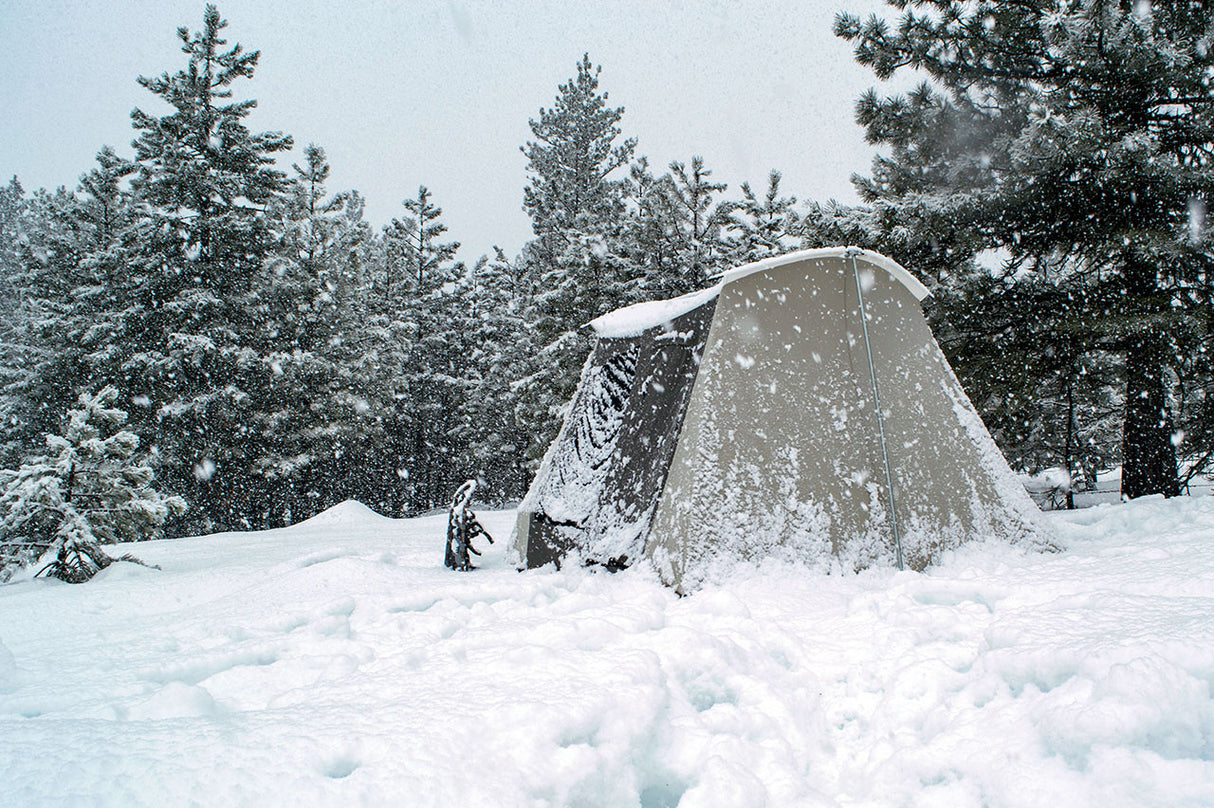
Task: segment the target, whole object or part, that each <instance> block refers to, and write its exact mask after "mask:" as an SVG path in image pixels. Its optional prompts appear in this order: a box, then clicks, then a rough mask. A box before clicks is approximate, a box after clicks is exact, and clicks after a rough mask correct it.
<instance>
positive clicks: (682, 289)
mask: <svg viewBox="0 0 1214 808" xmlns="http://www.w3.org/2000/svg"><path fill="white" fill-rule="evenodd" d="M711 177H712V171H711V170H710V169H707V168H705V167H704V159H703V158H702V157H699V156H698V155H697V156H694V157H692V158H691V165H690V166H688V165H687V164H684V163H681V162H679V161H677V160H676V161H674V162H672V163H671V164H670V170H669V173H667V174H663V175H662V176H661V177H654V176H653V174H652V173H651V172H650V171H649V165H648V161H647V160H645V159H644V158H641V159H640V160H638V161H637V162H636V163H634V164H633V166H632V168H631V176H630V182H631V186H632V187H631V196H632V200H631V202H632V204H631V205H630V208H629V217H628V230H627V234H626V238H625V244H626V249H627V250H628V252H629V257H630V259H631V261H632V263H633V264H635V265H636V266H637V267H638V268H639V271H640V273H641V275H642V279H643V280H642V283H643V287H644V293H645V296H646V297H647V298H650V299H663V298H670V297H676V296H678V295H681V294H686V293H687V292H691V291H694V290H696V289H701V288H703V287H704V286H706V285H707V284H708V282H709V278H710V277H711V276H712V275H713V274H715V273H716V272H719V271H721V270H723V269H726V268H727V265H728V264H729V263H730V252H729V245H728V244H727V243H726V241H725V228H726V227H727V226H728V225H729V221H730V218H729V217H730V213H731V211H732V210H733V203H731V202H729V201H726V200H721V199H720V198H719V195H720V193H721V192H722V191H724V190H725V187H726V186H725V184H724V183H717V182H712V180H711V179H710V178H711Z"/></svg>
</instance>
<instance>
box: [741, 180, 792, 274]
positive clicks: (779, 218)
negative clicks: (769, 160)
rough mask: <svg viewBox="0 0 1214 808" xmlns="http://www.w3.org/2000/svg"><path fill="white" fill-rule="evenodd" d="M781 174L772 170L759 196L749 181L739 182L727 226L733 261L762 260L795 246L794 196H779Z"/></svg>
mask: <svg viewBox="0 0 1214 808" xmlns="http://www.w3.org/2000/svg"><path fill="white" fill-rule="evenodd" d="M780 180H781V174H780V172H779V171H776V170H775V169H772V171H771V173H769V174H768V175H767V190H766V191H765V192H764V194H763V197H762V198H759V196H758V195H756V194H755V192H754V191H753V190H751V187H750V183H748V182H744V183H742V199H741V201H740V202H738V203H736V204H735V205H734V206H733V212H732V213H731V215H730V221H729V225H728V227H727V233H728V240H729V244H730V248H731V253H732V256H733V263H735V264H747V263H750V262H751V261H762V260H763V259H764V258H771V257H772V256H775V255H781V254H783V253H786V252H790V251H791V250H794V249H796V247H797V244H798V241H799V231H800V218H799V217H798V215H797V211H796V208H795V205H796V204H797V198H796V197H794V196H781V195H780Z"/></svg>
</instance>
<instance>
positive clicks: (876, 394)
mask: <svg viewBox="0 0 1214 808" xmlns="http://www.w3.org/2000/svg"><path fill="white" fill-rule="evenodd" d="M859 253H860V251H859V250H856V249H852V250H848V251H847V253H846V254H847V256H848V257H849V258H851V268H852V272H853V273H854V274H855V276H856V298H857V300H858V302H859V304H860V328H861V330H862V331H863V334H864V352H865V353H866V354H867V355H868V377H869V379H870V380H871V381H872V384H873V406H874V407H875V408H876V410H877V434H878V435H880V436H881V461H882V463H884V465H885V490H887V491H888V492H889V523H890V526H891V527H892V528H893V529H894V554H895V557H896V559H897V562H898V569H900V570H902V569H906V567H905V566H903V564H902V534H901V533H900V532H899V530H898V514H897V512H896V511H895V509H894V478H893V475H892V474H891V473H890V470H889V452H888V451H887V450H886V448H885V418H884V416H882V415H881V391H880V389H879V388H878V387H877V370H876V368H874V367H873V349H872V345H871V344H870V343H869V341H868V313H867V312H866V311H865V310H864V289H863V285H862V284H861V283H860V268H859V267H858V266H857V265H856V256H857V255H859Z"/></svg>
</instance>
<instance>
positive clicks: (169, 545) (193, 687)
mask: <svg viewBox="0 0 1214 808" xmlns="http://www.w3.org/2000/svg"><path fill="white" fill-rule="evenodd" d="M484 517H485V518H484V521H485V522H486V524H487V526H488V528H489V530H490V531H491V532H492V533H493V534H494V535H496V536H497V537H498V539H499V541H498V544H497V545H496V546H495V547H493V548H492V549H491V550H490V551H489V552H487V553H486V555H485V557H484V559H483V560H482V563H483V568H482V569H480V570H477V571H475V572H472V573H468V574H457V573H453V572H450V571H448V570H446V569H444V568H443V567H442V556H443V547H442V543H443V539H442V532H443V520H442V517H427V518H423V519H417V520H411V521H393V520H389V519H384V518H381V517H378V516H376V515H374V514H372V513H370V512H369V511H367V510H366V509H364V508H362V507H361V506H358V505H355V504H353V503H347V504H345V505H342V506H338V507H337V508H335V509H334V510H332V511H329V512H327V513H325V514H322V515H320V516H318V517H316V518H315V519H312V520H310V521H309V522H306V523H304V524H302V525H297V526H295V527H292V528H287V529H284V530H277V531H270V532H266V533H256V534H225V535H217V536H209V537H205V538H196V539H186V540H178V541H173V542H167V541H166V542H155V543H147V544H142V545H139V546H137V547H135V548H133V550H134V551H135V552H136V553H137V554H138V555H139V556H141V557H142V558H143V559H144V560H145V561H148V562H152V563H156V564H159V565H160V566H161V567H162V568H163V569H162V570H160V571H156V570H151V569H145V568H142V567H138V566H135V565H131V564H117V565H114V566H113V567H111V568H110V569H108V570H106V571H105V572H103V573H102V574H101V575H100V576H99V577H98V579H97V580H95V581H94V582H92V583H90V584H86V585H82V586H69V585H66V584H61V583H58V582H54V581H46V580H25V581H20V582H17V583H14V584H11V585H8V586H2V587H0V772H3V777H2V778H0V805H5V806H42V805H54V806H59V805H88V806H94V805H98V806H100V805H112V806H141V805H146V806H185V805H203V806H231V805H257V806H262V805H288V806H291V807H292V808H303V807H304V806H312V805H324V806H358V805H385V806H389V805H391V806H396V805H417V806H432V805H433V806H559V805H583V806H598V805H602V806H635V805H643V806H663V805H665V806H673V805H679V806H684V808H690V806H728V807H729V808H742V806H762V805H766V806H794V805H807V806H828V805H841V806H859V805H871V806H886V805H888V806H947V807H948V808H964V807H965V806H991V807H992V808H994V807H995V806H1033V807H1034V808H1036V807H1037V806H1068V808H1069V807H1073V806H1100V807H1101V808H1108V807H1110V806H1210V805H1214V700H1212V698H1211V691H1212V689H1214V497H1202V498H1191V499H1178V500H1173V501H1168V502H1165V501H1163V500H1158V499H1153V500H1143V501H1137V502H1134V503H1131V504H1127V505H1115V506H1102V507H1098V508H1093V509H1090V510H1086V511H1081V512H1076V513H1069V514H1053V515H1050V516H1049V517H1048V518H1049V519H1050V520H1051V521H1052V523H1053V524H1054V525H1055V526H1056V528H1057V530H1058V533H1059V535H1060V537H1061V539H1062V543H1063V544H1064V545H1065V549H1064V550H1063V551H1062V552H1059V553H1054V554H1045V555H1033V554H1026V553H1025V552H1023V551H1019V550H1016V549H1012V548H1008V547H1002V546H978V547H969V548H966V549H964V550H963V551H960V552H957V553H955V554H953V555H951V556H950V557H948V558H947V559H946V560H945V562H944V563H943V564H941V565H940V566H939V567H937V568H935V569H932V570H931V571H930V572H928V573H926V574H916V573H911V572H904V573H898V572H895V571H892V570H873V571H869V572H865V573H863V574H860V575H847V576H832V577H823V576H821V575H818V574H810V573H807V572H806V571H804V570H802V569H798V568H795V567H789V566H777V565H770V564H769V565H766V566H763V567H761V568H758V569H754V568H747V569H743V570H739V571H738V573H737V575H736V577H735V578H734V579H732V580H729V581H728V582H725V583H722V584H718V585H714V586H710V587H707V588H705V589H703V590H701V591H699V592H697V593H696V594H694V595H692V596H689V597H686V598H683V599H680V598H678V597H676V596H675V595H674V594H673V593H672V592H671V591H669V590H667V589H665V588H663V587H662V586H661V585H660V584H659V583H658V582H657V580H656V578H655V576H654V575H653V574H652V573H650V572H648V571H647V570H645V569H633V570H628V571H625V572H623V573H620V574H616V575H611V574H607V573H604V572H598V573H596V572H592V571H588V570H584V569H574V568H568V567H566V568H565V569H563V570H561V571H559V572H557V571H555V570H551V569H548V570H542V571H537V572H529V573H524V574H519V573H517V572H515V571H514V569H513V567H512V566H511V564H510V563H509V561H508V559H507V558H506V557H505V556H504V555H503V550H502V545H503V544H504V543H505V542H504V540H505V539H506V537H507V534H508V532H509V525H510V523H511V521H512V514H510V513H489V514H485V515H484Z"/></svg>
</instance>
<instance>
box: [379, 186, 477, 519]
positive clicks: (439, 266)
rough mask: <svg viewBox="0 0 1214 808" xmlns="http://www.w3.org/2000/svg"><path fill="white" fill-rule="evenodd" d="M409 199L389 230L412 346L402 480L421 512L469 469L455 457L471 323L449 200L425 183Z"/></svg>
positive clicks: (411, 508)
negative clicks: (444, 202) (450, 233)
mask: <svg viewBox="0 0 1214 808" xmlns="http://www.w3.org/2000/svg"><path fill="white" fill-rule="evenodd" d="M404 207H405V210H406V211H407V213H408V215H407V216H405V217H404V218H403V219H397V220H393V222H392V223H391V224H389V226H388V228H387V229H386V232H385V236H386V238H387V239H388V241H389V244H390V245H391V246H390V249H391V250H392V251H393V253H394V255H395V256H396V260H395V261H394V263H395V264H396V267H395V268H394V269H393V272H394V274H396V273H399V276H398V277H397V281H396V284H395V288H396V289H397V290H398V291H396V292H395V293H394V297H395V299H396V300H397V301H399V302H398V305H400V306H401V315H402V316H403V319H404V322H405V324H406V327H407V329H408V331H409V334H408V336H409V346H410V350H409V353H408V355H407V356H406V357H405V364H404V366H403V367H402V368H401V369H400V370H401V373H402V375H401V378H400V382H403V385H404V387H403V392H404V393H405V396H404V397H403V398H400V399H398V412H399V411H400V410H401V409H406V408H407V413H406V412H401V413H400V415H401V425H402V426H403V427H404V428H405V429H406V435H407V437H406V440H405V445H406V447H407V449H406V452H405V453H404V454H403V455H401V456H400V458H399V460H400V462H401V463H402V468H404V470H405V472H406V475H405V477H404V479H403V481H402V483H401V485H402V487H403V488H404V490H405V491H406V506H407V508H408V512H410V513H419V512H421V511H424V510H427V509H429V508H434V507H439V506H441V505H443V504H445V500H446V497H447V494H448V492H449V491H450V490H451V488H452V487H453V486H454V485H455V484H456V483H457V482H458V480H459V479H461V478H462V477H463V476H465V475H464V473H463V471H462V470H457V469H456V464H457V463H458V461H459V459H460V458H461V457H463V456H465V455H466V453H465V452H464V447H463V446H462V445H461V443H460V441H461V430H460V426H459V425H460V417H459V412H460V409H461V408H462V407H463V405H464V402H465V399H466V390H465V379H466V372H467V369H468V362H469V350H470V349H469V344H468V339H469V337H470V333H469V329H470V325H469V324H468V322H467V315H468V313H467V312H466V311H465V309H464V308H463V307H462V306H461V305H460V304H459V300H458V297H459V295H460V292H461V289H460V281H461V280H462V279H463V277H464V274H465V268H464V265H463V264H462V263H458V262H456V261H455V260H454V258H455V254H456V252H457V251H458V250H459V243H458V242H453V241H452V242H448V241H443V240H442V238H443V234H444V233H446V231H447V226H446V225H445V224H444V223H443V222H442V208H440V207H438V206H437V205H435V204H434V202H433V201H432V200H431V195H430V191H429V189H428V188H426V187H425V186H421V187H419V188H418V190H417V195H416V196H415V197H413V198H410V199H406V200H405V201H404Z"/></svg>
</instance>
